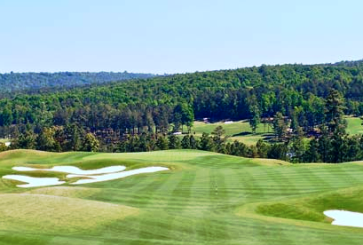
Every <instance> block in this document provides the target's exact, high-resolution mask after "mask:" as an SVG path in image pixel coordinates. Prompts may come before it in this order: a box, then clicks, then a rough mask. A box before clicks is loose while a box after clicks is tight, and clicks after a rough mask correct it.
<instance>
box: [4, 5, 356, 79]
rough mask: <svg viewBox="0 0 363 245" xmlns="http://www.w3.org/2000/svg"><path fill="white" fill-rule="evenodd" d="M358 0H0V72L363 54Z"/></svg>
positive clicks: (197, 66)
mask: <svg viewBox="0 0 363 245" xmlns="http://www.w3.org/2000/svg"><path fill="white" fill-rule="evenodd" d="M362 9H363V1H360V0H345V1H336V0H330V1H326V0H320V1H318V0H314V1H313V0H304V1H288V0H285V1H283V0H274V1H267V0H266V1H264V0H260V1H252V0H249V1H247V0H223V1H222V0H221V1H217V0H208V1H206V0H199V1H198V0H194V1H190V0H183V1H172V0H169V1H166V0H164V1H163V0H153V1H146V0H129V1H123V0H118V1H117V0H103V1H99V0H98V1H94V0H87V1H86V0H62V1H49V0H32V1H28V0H26V1H25V0H0V72H1V73H5V72H10V71H14V72H27V71H33V72H40V71H48V72H55V71H124V70H127V71H129V72H151V73H159V74H163V73H182V72H194V71H204V70H218V69H233V68H237V67H245V66H253V65H261V64H285V63H304V64H312V63H332V62H337V61H341V60H357V59H362V58H363V31H362V24H363V15H362Z"/></svg>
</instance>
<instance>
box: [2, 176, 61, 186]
mask: <svg viewBox="0 0 363 245" xmlns="http://www.w3.org/2000/svg"><path fill="white" fill-rule="evenodd" d="M3 178H4V179H10V180H17V181H21V182H24V183H28V184H24V185H17V187H22V188H29V187H40V186H49V185H61V184H64V183H65V181H59V179H58V178H36V177H29V176H24V175H5V176H3Z"/></svg>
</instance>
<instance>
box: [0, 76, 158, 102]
mask: <svg viewBox="0 0 363 245" xmlns="http://www.w3.org/2000/svg"><path fill="white" fill-rule="evenodd" d="M153 76H154V75H152V74H139V73H128V72H126V71H125V72H57V73H47V72H41V73H34V72H29V73H14V72H11V73H6V74H0V94H2V96H4V95H6V93H11V92H16V91H27V92H35V91H38V90H39V89H47V88H58V89H59V88H71V87H76V86H84V85H90V84H100V83H106V82H110V81H117V80H127V79H142V78H150V77H153Z"/></svg>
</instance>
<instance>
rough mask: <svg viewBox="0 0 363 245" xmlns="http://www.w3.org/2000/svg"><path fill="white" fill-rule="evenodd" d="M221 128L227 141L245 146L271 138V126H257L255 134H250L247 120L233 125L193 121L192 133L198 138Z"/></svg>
mask: <svg viewBox="0 0 363 245" xmlns="http://www.w3.org/2000/svg"><path fill="white" fill-rule="evenodd" d="M218 126H222V127H223V129H224V130H225V131H226V134H225V135H226V136H228V137H229V141H235V140H238V141H240V142H243V143H245V144H247V145H254V144H256V142H257V141H258V140H259V139H268V138H269V137H272V136H273V129H272V126H271V125H269V124H262V123H260V124H259V125H258V128H257V130H256V133H255V134H252V131H251V127H250V124H249V123H248V121H247V120H243V121H235V122H233V123H229V124H226V123H224V122H216V123H207V124H206V123H204V122H201V121H195V122H194V126H193V128H192V133H193V134H194V133H195V135H196V136H198V137H200V136H201V135H202V133H203V132H204V133H209V134H210V133H212V132H213V130H214V129H215V128H216V127H218Z"/></svg>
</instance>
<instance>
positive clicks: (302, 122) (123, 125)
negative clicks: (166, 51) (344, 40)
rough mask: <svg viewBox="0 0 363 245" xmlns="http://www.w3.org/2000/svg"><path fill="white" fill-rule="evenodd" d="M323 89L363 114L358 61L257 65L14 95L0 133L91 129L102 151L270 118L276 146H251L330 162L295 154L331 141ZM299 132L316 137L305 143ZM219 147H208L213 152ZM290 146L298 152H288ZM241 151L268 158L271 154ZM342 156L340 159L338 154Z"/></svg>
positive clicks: (0, 107)
mask: <svg viewBox="0 0 363 245" xmlns="http://www.w3.org/2000/svg"><path fill="white" fill-rule="evenodd" d="M331 88H333V91H335V93H336V94H335V95H333V97H336V98H338V99H339V100H340V109H339V112H340V115H341V116H342V115H344V114H349V115H356V116H360V115H362V114H363V97H362V95H363V62H362V61H357V62H342V63H337V64H333V65H331V64H323V65H283V66H265V65H263V66H261V67H251V68H244V69H236V70H224V71H213V72H197V73H192V74H177V75H173V76H164V77H154V78H150V79H146V80H132V81H126V82H121V83H120V82H111V83H108V84H103V85H99V84H98V85H90V86H88V87H80V88H72V89H70V88H69V89H63V90H61V91H58V92H57V91H54V90H50V91H45V92H44V91H43V92H42V91H40V92H39V93H32V94H29V93H20V94H17V95H16V96H14V97H12V98H3V99H0V137H2V138H3V137H6V136H8V135H10V136H11V137H12V138H14V139H19V138H20V136H21V135H25V134H26V133H27V132H31V133H33V134H34V135H39V134H40V132H41V131H42V130H43V129H44V128H54V129H58V130H59V129H60V128H62V129H66V128H69V127H77V128H78V129H79V130H80V131H83V132H86V133H89V134H92V135H94V136H95V137H96V139H97V140H98V141H99V143H100V146H101V148H99V149H101V150H103V149H105V150H107V151H110V150H113V149H111V148H113V147H114V146H115V145H117V144H119V143H120V142H124V141H126V139H127V137H131V138H132V139H133V140H135V139H137V138H140V137H141V136H142V135H148V137H150V138H157V137H161V136H163V137H169V136H167V135H168V134H170V133H172V132H176V131H183V132H184V133H189V135H192V133H193V132H191V128H192V125H193V121H194V119H195V118H204V117H208V118H210V119H211V120H221V119H227V118H228V119H232V120H240V119H248V120H249V121H250V125H251V129H252V131H253V132H255V131H256V129H257V126H258V125H259V123H260V122H261V121H263V120H265V119H272V120H270V121H269V122H271V123H273V127H274V130H275V133H276V137H277V143H276V146H275V145H272V146H271V145H267V146H265V145H264V144H265V143H264V142H260V144H259V145H263V147H265V148H266V147H274V149H275V150H276V149H277V148H279V149H280V150H281V151H280V152H281V154H275V153H274V154H275V155H278V157H277V158H280V159H282V158H286V155H290V156H291V158H292V159H293V160H294V161H298V162H301V161H308V160H309V159H318V161H336V160H335V159H333V158H332V157H326V154H321V152H320V153H319V155H318V156H315V157H311V158H308V157H305V158H303V157H302V156H303V155H306V154H305V153H306V152H310V150H307V149H310V148H311V149H314V146H312V145H309V144H310V143H311V142H315V141H316V142H317V143H319V142H323V140H320V139H321V137H325V136H324V135H325V134H326V137H328V139H329V141H330V142H333V141H332V140H333V138H331V137H332V135H333V134H334V130H333V131H332V130H331V129H330V128H329V125H330V124H329V123H331V114H329V113H328V114H327V113H326V112H327V110H328V109H327V101H328V100H329V96H331V93H332V89H331ZM340 124H341V125H344V122H343V121H341V122H340ZM327 128H329V130H327ZM287 130H291V133H289V134H288V133H287ZM325 131H328V132H327V133H325ZM152 135H154V136H152ZM160 135H161V136H160ZM286 135H289V136H288V137H287V136H286ZM340 136H341V137H340V138H339V140H346V141H347V142H348V141H349V140H351V139H352V138H354V137H348V136H347V135H346V134H345V133H342V134H341V135H340ZM306 137H310V138H312V137H314V138H316V139H315V140H310V141H308V142H305V141H304V139H305V138H306ZM134 138H135V139H134ZM299 138H301V140H299ZM196 140H201V139H196ZM336 140H338V138H337V139H336ZM203 142H206V141H203ZM336 142H338V141H336ZM228 143H229V144H230V145H231V144H232V143H231V142H227V143H226V142H225V143H223V144H221V145H223V147H226V148H228V147H230V146H228ZM299 144H300V148H299V147H298V145H299ZM347 144H353V143H352V142H348V143H347ZM60 145H61V146H62V144H61V143H60ZM111 145H112V147H108V148H107V147H106V146H111ZM207 145H208V144H207ZM221 147H222V146H220V147H215V146H213V147H212V148H211V149H212V150H213V151H218V152H219V151H221V150H220V149H222V148H223V147H222V148H221ZM255 147H256V148H257V146H255ZM261 147H262V146H261ZM303 147H304V148H303ZM63 148H64V147H63V146H62V147H61V148H60V149H61V150H63ZM126 148H127V147H126ZM204 148H205V147H203V149H204ZM247 148H250V147H247ZM295 148H298V149H299V150H294V151H293V150H292V149H295ZM321 148H322V147H321ZM64 149H66V150H67V148H64ZM150 149H152V148H150ZM215 149H218V150H215ZM266 149H267V148H266ZM251 151H252V152H256V151H254V150H253V149H252V150H251V149H250V150H249V152H251ZM283 151H285V152H286V153H285V154H283ZM295 151H296V152H298V153H296V152H295ZM265 152H266V151H265ZM303 153H304V154H303ZM246 154H247V153H246ZM247 155H263V156H264V157H265V156H267V157H271V155H273V154H272V153H271V154H267V155H266V154H262V152H260V154H255V153H253V154H250V153H249V154H247ZM274 158H276V156H274ZM343 158H344V159H347V157H341V158H340V159H343ZM309 161H310V160H309ZM339 161H340V160H339Z"/></svg>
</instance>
